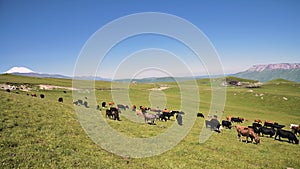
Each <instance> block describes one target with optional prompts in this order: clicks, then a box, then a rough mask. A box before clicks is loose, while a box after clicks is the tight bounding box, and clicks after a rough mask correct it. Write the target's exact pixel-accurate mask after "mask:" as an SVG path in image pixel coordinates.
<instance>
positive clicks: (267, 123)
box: [264, 120, 274, 127]
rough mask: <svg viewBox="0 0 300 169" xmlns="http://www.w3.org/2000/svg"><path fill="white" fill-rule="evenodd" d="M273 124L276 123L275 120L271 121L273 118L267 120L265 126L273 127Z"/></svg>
mask: <svg viewBox="0 0 300 169" xmlns="http://www.w3.org/2000/svg"><path fill="white" fill-rule="evenodd" d="M273 124H274V122H273V121H271V120H265V123H264V126H265V127H272V126H273Z"/></svg>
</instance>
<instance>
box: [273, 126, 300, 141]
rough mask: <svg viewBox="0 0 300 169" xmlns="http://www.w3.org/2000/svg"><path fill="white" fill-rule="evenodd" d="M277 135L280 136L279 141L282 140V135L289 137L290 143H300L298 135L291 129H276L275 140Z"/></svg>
mask: <svg viewBox="0 0 300 169" xmlns="http://www.w3.org/2000/svg"><path fill="white" fill-rule="evenodd" d="M277 136H279V141H281V137H282V138H287V139H288V140H289V143H290V142H292V143H293V142H295V143H296V144H299V140H298V139H297V138H296V135H295V134H294V133H293V132H291V131H287V130H282V129H278V130H277V131H276V135H275V140H276V138H277Z"/></svg>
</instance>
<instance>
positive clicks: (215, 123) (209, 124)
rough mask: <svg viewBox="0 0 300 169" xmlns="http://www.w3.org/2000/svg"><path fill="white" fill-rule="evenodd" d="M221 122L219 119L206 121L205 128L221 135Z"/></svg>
mask: <svg viewBox="0 0 300 169" xmlns="http://www.w3.org/2000/svg"><path fill="white" fill-rule="evenodd" d="M220 126H221V124H220V122H219V121H218V120H217V119H211V120H205V127H206V128H208V127H210V129H211V130H214V131H216V132H218V133H220V129H219V128H220Z"/></svg>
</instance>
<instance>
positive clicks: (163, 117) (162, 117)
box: [157, 113, 168, 121]
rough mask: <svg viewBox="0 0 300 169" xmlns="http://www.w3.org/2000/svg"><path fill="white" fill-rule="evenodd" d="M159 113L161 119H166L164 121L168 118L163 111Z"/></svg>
mask: <svg viewBox="0 0 300 169" xmlns="http://www.w3.org/2000/svg"><path fill="white" fill-rule="evenodd" d="M157 115H158V117H159V120H161V121H162V120H164V121H167V120H168V119H167V118H166V116H165V115H164V114H163V113H158V114H157Z"/></svg>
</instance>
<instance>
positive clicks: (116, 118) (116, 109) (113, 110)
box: [110, 107, 121, 121]
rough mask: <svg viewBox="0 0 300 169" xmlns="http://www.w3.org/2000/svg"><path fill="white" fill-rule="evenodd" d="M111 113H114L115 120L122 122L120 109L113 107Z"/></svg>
mask: <svg viewBox="0 0 300 169" xmlns="http://www.w3.org/2000/svg"><path fill="white" fill-rule="evenodd" d="M110 111H111V112H112V115H113V119H114V120H118V121H120V117H119V113H121V111H120V109H118V108H115V107H111V108H110Z"/></svg>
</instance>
